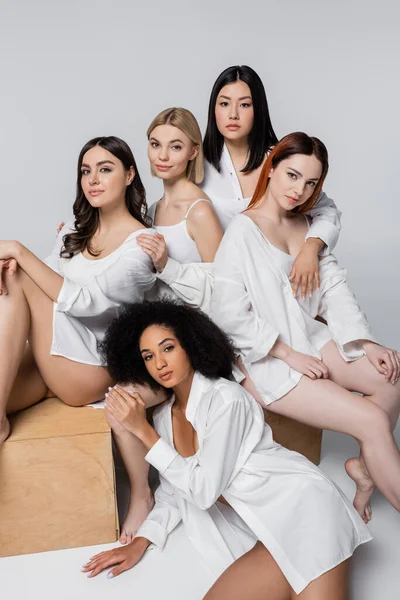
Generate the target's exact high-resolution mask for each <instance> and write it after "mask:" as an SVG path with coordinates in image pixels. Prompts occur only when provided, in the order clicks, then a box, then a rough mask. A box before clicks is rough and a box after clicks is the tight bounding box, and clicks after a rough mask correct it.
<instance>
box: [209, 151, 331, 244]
mask: <svg viewBox="0 0 400 600" xmlns="http://www.w3.org/2000/svg"><path fill="white" fill-rule="evenodd" d="M220 168H221V170H220V172H219V173H218V171H217V169H215V168H214V167H213V166H212V165H210V163H208V162H207V161H205V176H204V180H203V183H202V184H201V187H202V188H203V191H204V192H205V193H206V194H207V196H208V197H209V198H210V200H211V202H212V203H213V206H214V209H215V212H216V213H217V215H218V218H219V220H220V222H221V226H222V228H223V229H224V230H225V229H227V227H228V225H229V224H230V222H231V221H232V219H233V218H234V217H235V216H236V215H237V214H239V213H241V212H243V211H244V210H246V208H247V207H248V205H249V203H250V200H251V198H244V197H243V193H242V188H241V186H240V182H239V178H238V176H237V173H236V171H235V167H234V166H233V162H232V159H231V155H230V154H229V150H228V148H227V147H226V145H225V144H224V147H223V149H222V155H221V161H220ZM341 214H342V213H341V212H340V211H339V210H338V208H337V207H336V204H335V203H334V201H333V200H332V199H331V198H328V196H327V195H326V194H325V193H324V192H322V193H321V195H320V197H319V199H318V202H317V204H316V205H315V206H314V208H312V209H311V210H310V211H309V212H308V213H307V215H309V216H310V217H312V224H311V226H310V229H309V231H308V233H307V235H306V239H308V238H310V237H313V238H320V239H321V240H322V241H323V242H324V243H325V244H326V246H325V248H324V249H323V250H322V252H321V254H330V253H331V252H332V250H333V248H334V247H335V246H336V244H337V241H338V238H339V233H340V217H341Z"/></svg>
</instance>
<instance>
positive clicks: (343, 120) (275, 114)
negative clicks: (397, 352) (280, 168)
mask: <svg viewBox="0 0 400 600" xmlns="http://www.w3.org/2000/svg"><path fill="white" fill-rule="evenodd" d="M0 11H1V14H0V16H1V24H0V47H1V55H0V56H1V95H0V117H1V131H0V165H1V177H0V198H1V213H0V239H18V240H20V241H22V242H23V243H24V244H25V245H27V246H28V247H29V248H31V249H32V250H33V251H34V252H36V253H37V254H38V255H39V256H40V257H44V256H46V254H47V253H48V252H49V250H50V248H51V247H52V244H53V240H54V235H55V229H56V227H57V225H58V223H59V221H61V220H66V219H68V218H69V217H70V215H71V207H72V203H73V200H74V192H75V171H76V160H77V156H78V153H79V150H80V148H81V147H82V145H83V144H84V143H85V142H86V141H87V140H88V139H90V138H91V137H94V136H97V135H111V134H114V135H118V136H120V137H122V138H124V139H126V140H127V141H128V143H129V144H130V145H131V146H132V149H133V151H134V154H135V157H136V159H137V162H138V166H139V171H140V173H141V176H142V178H143V180H144V183H145V185H146V188H147V190H148V200H149V203H151V202H153V201H154V200H155V199H157V197H158V196H159V194H160V190H161V188H160V185H159V182H157V181H156V180H154V179H153V178H152V177H151V175H150V172H149V167H148V163H147V156H146V135H145V132H146V129H147V126H148V125H149V123H150V122H151V120H152V119H153V117H154V116H155V115H156V114H157V113H158V112H159V111H160V110H162V109H164V108H166V107H168V106H172V105H178V106H184V107H186V108H189V109H190V110H192V111H193V112H194V114H195V115H196V116H197V118H198V120H199V122H200V124H201V126H202V128H203V130H204V125H205V122H206V116H207V106H208V98H209V93H210V90H211V86H212V84H213V82H214V80H215V78H216V77H217V75H218V74H219V73H220V72H221V70H222V69H224V68H225V67H227V66H229V65H233V64H249V65H251V66H252V67H253V68H254V69H256V71H257V72H258V73H259V74H260V76H261V77H262V79H263V81H264V83H265V87H266V90H267V95H268V99H269V104H270V111H271V116H272V121H273V125H274V127H275V130H276V133H277V135H278V137H281V136H283V135H285V134H286V133H289V132H291V131H296V130H304V131H306V132H308V133H310V134H313V135H317V136H318V137H320V138H321V139H322V140H323V141H324V142H325V143H326V145H327V147H328V150H329V153H330V163H331V168H330V173H329V175H328V179H327V181H326V185H325V190H326V191H327V192H328V194H330V195H331V196H332V197H333V198H334V199H335V200H336V202H337V204H338V206H339V207H340V208H341V210H342V211H343V229H342V234H341V238H340V242H339V245H338V247H337V255H338V257H339V259H340V260H341V262H342V264H343V265H344V266H346V267H347V268H348V271H349V276H350V282H351V284H352V286H353V288H354V290H355V292H356V294H357V296H358V298H359V301H360V302H361V304H362V306H363V308H364V309H365V311H366V312H367V314H368V316H369V319H370V322H371V325H372V328H373V330H374V332H375V333H376V334H377V336H378V337H379V339H380V340H381V341H382V342H383V343H386V344H387V345H391V346H396V344H397V346H400V324H399V320H398V318H397V307H398V292H399V283H398V274H399V250H400V243H399V236H398V223H399V220H400V179H399V178H400V172H399V166H400V165H399V150H398V138H399V133H400V125H399V119H398V111H399V96H400V94H399V88H400V84H399V56H400V35H399V34H400V28H399V18H400V10H399V8H398V3H397V2H396V1H395V0H393V1H392V2H390V1H388V0H383V1H381V2H379V3H378V2H371V1H362V0H346V1H345V0H339V1H335V2H334V1H323V0H279V1H278V0H276V1H271V0H270V1H263V2H254V1H252V0H248V1H247V0H246V2H243V1H240V2H239V1H237V0H230V1H229V2H221V1H218V2H215V3H214V2H210V1H208V0H206V1H204V2H201V3H194V2H187V1H185V0H171V1H169V2H165V1H162V0H153V1H152V2H140V3H139V2H132V1H129V0H113V1H112V2H110V0H97V1H94V0H86V1H85V0H68V2H52V1H50V0H49V1H43V0H37V1H36V2H31V1H29V0H13V1H11V0H1V3H0Z"/></svg>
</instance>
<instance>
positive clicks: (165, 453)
mask: <svg viewBox="0 0 400 600" xmlns="http://www.w3.org/2000/svg"><path fill="white" fill-rule="evenodd" d="M177 456H178V452H177V451H176V450H175V448H172V446H170V445H169V444H168V442H166V441H165V440H163V439H162V438H160V439H159V440H158V441H157V442H156V443H155V444H154V446H153V447H152V448H151V449H150V450H149V451H148V453H147V454H146V456H145V457H144V458H145V460H146V461H147V462H148V463H150V464H151V465H153V467H154V468H155V469H157V471H159V473H161V474H163V473H165V471H166V470H167V469H168V467H169V465H170V464H171V463H172V461H173V460H175V458H176V457H177Z"/></svg>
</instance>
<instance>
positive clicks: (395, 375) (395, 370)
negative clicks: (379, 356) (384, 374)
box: [385, 350, 399, 383]
mask: <svg viewBox="0 0 400 600" xmlns="http://www.w3.org/2000/svg"><path fill="white" fill-rule="evenodd" d="M387 354H388V357H389V359H390V364H391V366H392V376H391V377H390V383H396V381H397V379H398V377H399V367H398V362H397V360H398V359H397V352H396V351H395V350H387ZM385 362H386V361H385Z"/></svg>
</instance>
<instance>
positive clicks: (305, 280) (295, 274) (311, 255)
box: [289, 238, 323, 299]
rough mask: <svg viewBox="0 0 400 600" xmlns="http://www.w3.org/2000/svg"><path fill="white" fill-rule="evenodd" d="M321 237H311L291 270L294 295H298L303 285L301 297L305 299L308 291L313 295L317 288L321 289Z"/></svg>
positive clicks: (290, 277) (290, 276) (290, 279)
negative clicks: (319, 255)
mask: <svg viewBox="0 0 400 600" xmlns="http://www.w3.org/2000/svg"><path fill="white" fill-rule="evenodd" d="M322 244H323V243H322V241H321V240H320V239H319V238H309V239H308V240H307V241H306V243H305V244H303V247H302V249H301V250H300V252H299V254H298V255H297V257H296V260H295V261H294V263H293V266H292V270H291V271H290V275H289V281H290V282H292V283H293V296H294V297H296V296H297V292H298V289H299V287H301V297H302V298H303V299H304V298H305V297H306V293H307V292H308V295H309V296H310V298H311V296H312V294H313V291H314V284H315V288H316V289H319V285H320V280H319V258H318V252H319V250H320V248H321V246H322Z"/></svg>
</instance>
